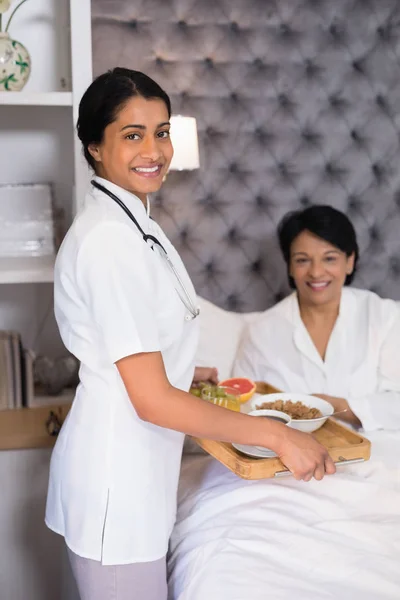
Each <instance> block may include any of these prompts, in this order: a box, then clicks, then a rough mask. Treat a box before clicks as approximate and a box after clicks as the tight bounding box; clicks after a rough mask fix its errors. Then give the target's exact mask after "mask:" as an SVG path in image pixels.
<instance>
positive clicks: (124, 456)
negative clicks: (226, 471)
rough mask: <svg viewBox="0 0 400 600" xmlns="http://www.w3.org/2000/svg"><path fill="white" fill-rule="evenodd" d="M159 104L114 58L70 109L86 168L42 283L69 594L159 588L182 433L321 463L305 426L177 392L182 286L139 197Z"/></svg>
mask: <svg viewBox="0 0 400 600" xmlns="http://www.w3.org/2000/svg"><path fill="white" fill-rule="evenodd" d="M170 115H171V106H170V100H169V98H168V96H167V95H166V93H165V92H164V91H163V90H162V89H161V88H160V87H159V86H158V84H157V83H155V82H154V81H153V80H152V79H150V78H149V77H147V76H146V75H144V74H143V73H140V72H137V71H131V70H128V69H122V68H116V69H113V70H112V71H110V72H108V73H105V74H103V75H101V76H99V77H98V78H97V79H96V80H95V81H94V82H93V83H92V84H91V85H90V87H89V88H88V90H87V91H86V93H85V94H84V96H83V98H82V100H81V103H80V108H79V121H78V135H79V138H80V140H81V142H82V145H83V151H84V154H85V157H86V159H87V161H88V163H89V165H90V167H91V168H92V169H93V171H94V178H93V182H92V186H91V189H90V191H89V193H88V195H87V196H86V198H85V202H84V206H83V208H82V209H81V210H80V212H79V213H78V215H77V217H76V218H75V220H74V223H73V225H72V227H71V228H70V230H69V232H68V233H67V235H66V237H65V239H64V241H63V244H62V246H61V248H60V251H59V253H58V257H57V262H56V268H55V284H54V285H55V315H56V319H57V323H58V326H59V330H60V333H61V336H62V339H63V341H64V343H65V346H66V347H67V348H68V350H69V351H70V352H71V353H72V354H74V355H75V356H76V357H77V358H78V359H79V360H80V362H81V368H80V384H79V386H78V389H77V392H76V397H75V400H74V402H73V405H72V408H71V410H70V413H69V415H68V417H67V419H66V421H65V424H64V426H63V427H62V430H61V433H60V435H59V438H58V440H57V443H56V446H55V448H54V451H53V455H52V460H51V469H50V481H49V491H48V499H47V508H46V523H47V525H48V526H49V527H50V528H51V529H52V530H54V531H55V532H57V533H59V534H61V535H63V536H64V538H65V541H66V544H67V547H68V553H69V557H70V561H71V565H72V570H73V572H74V575H75V579H76V581H77V585H78V589H79V592H80V595H81V600H128V599H129V600H165V598H166V595H167V586H166V560H165V556H166V553H167V548H168V540H169V537H170V534H171V530H172V527H173V525H174V520H175V512H176V493H177V485H178V477H179V469H180V460H181V452H182V445H183V438H184V432H185V433H189V434H192V435H195V436H199V437H209V438H211V439H217V440H226V441H233V442H238V443H243V444H255V445H260V446H266V447H269V448H272V449H274V450H275V451H276V452H277V453H278V455H279V456H280V457H281V459H282V461H283V462H284V463H285V464H286V465H287V466H288V468H289V469H290V470H291V471H292V472H293V474H294V475H295V477H296V478H298V479H304V480H309V479H311V478H312V477H315V478H316V479H322V477H323V476H324V475H325V473H328V474H329V473H333V472H334V471H335V467H334V465H333V463H332V460H331V459H330V458H329V455H328V454H327V452H326V451H325V449H324V448H323V447H322V446H320V445H319V444H318V443H317V442H316V441H315V440H313V438H312V437H311V436H307V435H305V434H301V433H300V432H297V431H294V430H289V429H288V428H287V427H285V426H283V425H282V424H280V423H277V422H269V421H268V420H267V419H263V418H255V417H250V416H247V415H244V414H239V413H235V412H232V411H229V410H226V409H224V408H220V407H217V406H214V405H212V404H210V403H207V402H205V401H203V400H201V399H199V398H195V397H194V396H192V395H190V394H188V393H187V390H188V389H189V386H190V384H191V381H192V378H193V373H194V356H195V350H196V345H197V339H198V318H197V316H198V310H197V305H196V295H195V291H194V289H193V285H192V283H191V281H190V278H189V276H188V274H187V272H186V270H185V268H184V266H183V263H182V261H181V259H180V257H179V255H178V254H177V252H176V250H175V249H174V247H173V246H172V245H171V243H170V242H169V241H168V239H167V237H166V236H165V234H164V233H163V231H162V230H161V228H160V227H159V226H158V225H157V223H155V222H154V221H153V220H152V219H151V218H150V205H149V201H148V194H150V193H151V192H155V191H156V190H158V189H159V188H160V186H161V183H162V181H163V178H164V176H165V175H166V173H167V171H168V166H169V164H170V161H171V158H172V154H173V149H172V145H171V140H170V136H169V129H170V123H169V120H170ZM200 375H201V376H204V373H202V374H200ZM206 375H207V374H206ZM214 375H215V374H214Z"/></svg>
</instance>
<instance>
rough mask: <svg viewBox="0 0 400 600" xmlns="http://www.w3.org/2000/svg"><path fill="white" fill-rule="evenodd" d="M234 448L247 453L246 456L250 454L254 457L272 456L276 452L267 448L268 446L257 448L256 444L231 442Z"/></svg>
mask: <svg viewBox="0 0 400 600" xmlns="http://www.w3.org/2000/svg"><path fill="white" fill-rule="evenodd" d="M232 446H233V447H234V448H236V450H239V452H242V453H243V454H247V456H252V457H254V458H274V457H275V456H277V455H276V452H274V451H273V450H268V448H259V447H258V446H245V445H244V444H232Z"/></svg>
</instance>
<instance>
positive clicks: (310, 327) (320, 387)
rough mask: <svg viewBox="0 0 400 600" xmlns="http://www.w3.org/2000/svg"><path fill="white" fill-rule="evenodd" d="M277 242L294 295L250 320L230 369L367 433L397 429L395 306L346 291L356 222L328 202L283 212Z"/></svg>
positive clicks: (399, 374) (399, 324)
mask: <svg viewBox="0 0 400 600" xmlns="http://www.w3.org/2000/svg"><path fill="white" fill-rule="evenodd" d="M278 235H279V244H280V248H281V251H282V254H283V257H284V259H285V262H286V265H287V271H288V277H289V284H290V286H291V287H292V288H293V289H294V290H295V292H294V293H293V294H291V295H290V296H288V297H287V298H285V299H284V300H282V301H281V302H279V304H277V305H276V306H274V307H273V308H271V309H269V310H267V311H266V312H264V313H263V314H262V315H261V316H260V318H259V319H257V320H256V321H255V322H252V323H251V324H249V326H248V328H247V331H246V333H245V335H244V339H243V340H242V344H241V348H240V350H239V353H238V356H237V360H236V364H235V369H234V373H235V375H237V376H239V375H244V376H247V377H251V378H252V379H254V380H256V381H257V380H260V381H266V382H268V383H270V384H272V385H273V386H275V387H277V388H279V389H281V390H282V391H285V392H299V393H308V394H310V393H311V394H315V395H316V396H319V397H320V398H323V399H325V400H328V402H330V403H331V404H332V405H333V406H334V409H335V411H339V410H344V409H347V412H345V413H344V414H343V415H341V418H342V419H343V420H346V421H348V422H349V423H351V424H352V425H355V426H360V425H361V426H362V427H363V428H364V429H366V430H374V429H400V308H399V304H397V303H396V302H395V301H393V300H384V299H382V298H380V297H379V296H377V295H376V294H375V293H373V292H369V291H366V290H360V289H354V288H349V287H348V286H349V284H350V283H351V282H352V280H353V278H354V274H355V271H356V268H357V260H358V245H357V239H356V234H355V231H354V228H353V225H352V224H351V222H350V221H349V219H348V218H347V217H346V215H344V214H343V213H342V212H340V211H338V210H336V209H334V208H332V207H330V206H311V207H309V208H306V209H305V210H303V211H296V212H291V213H289V214H287V215H286V216H285V217H284V218H283V220H282V221H281V223H280V225H279V227H278Z"/></svg>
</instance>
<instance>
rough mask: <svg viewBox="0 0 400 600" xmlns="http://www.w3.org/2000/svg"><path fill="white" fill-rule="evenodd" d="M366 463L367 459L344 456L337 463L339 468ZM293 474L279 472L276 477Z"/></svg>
mask: <svg viewBox="0 0 400 600" xmlns="http://www.w3.org/2000/svg"><path fill="white" fill-rule="evenodd" d="M361 462H365V458H343V456H339V460H338V461H337V462H335V465H336V466H337V467H341V466H346V465H354V464H356V463H361ZM291 474H292V473H291V472H290V471H288V470H286V471H277V472H276V473H275V475H274V477H287V476H288V475H291Z"/></svg>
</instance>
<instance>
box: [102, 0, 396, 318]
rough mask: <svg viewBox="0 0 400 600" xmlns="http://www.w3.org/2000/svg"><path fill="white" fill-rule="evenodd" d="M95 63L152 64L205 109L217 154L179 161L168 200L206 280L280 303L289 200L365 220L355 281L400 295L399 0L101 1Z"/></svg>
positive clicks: (164, 216) (252, 299)
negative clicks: (281, 233)
mask: <svg viewBox="0 0 400 600" xmlns="http://www.w3.org/2000/svg"><path fill="white" fill-rule="evenodd" d="M92 11H93V52H94V71H95V74H99V73H101V72H103V71H105V70H107V69H108V68H111V67H113V66H117V65H119V66H126V67H130V68H133V69H138V70H142V71H144V72H146V73H147V74H148V75H150V76H152V77H153V78H154V79H156V80H157V81H158V82H159V83H160V84H161V85H162V86H163V87H164V88H165V89H166V90H167V92H168V93H169V94H170V95H171V99H172V104H173V111H174V113H175V114H184V115H190V116H194V117H196V118H197V123H198V129H199V144H200V160H201V169H200V170H199V171H195V172H181V173H176V172H171V173H170V174H169V176H168V179H167V181H166V183H165V184H164V186H163V188H162V190H161V192H160V193H159V194H158V195H157V197H155V198H154V200H153V207H154V208H153V215H154V216H155V218H156V219H157V220H158V222H159V223H160V224H161V226H162V227H163V228H164V229H165V231H166V233H167V234H168V235H169V236H170V237H171V239H172V241H173V242H174V244H175V245H176V247H177V248H178V250H179V251H180V252H181V255H182V257H183V259H184V261H185V263H186V266H187V268H188V270H189V272H190V274H191V276H192V278H193V280H194V283H195V285H196V287H197V290H198V293H199V294H201V295H202V296H203V297H205V298H208V299H209V300H212V301H213V302H215V303H216V304H218V305H219V306H221V307H225V308H229V309H234V310H238V311H251V310H260V309H265V308H267V307H268V306H271V305H272V304H274V303H275V302H276V301H277V300H279V299H280V298H282V297H283V296H284V295H286V293H287V292H288V286H287V281H286V272H285V269H284V265H283V261H282V259H281V257H280V254H279V251H278V247H277V241H276V236H275V230H276V225H277V223H278V221H279V220H280V218H281V217H282V216H283V215H284V214H285V213H286V212H287V211H289V210H293V209H297V208H300V207H305V206H307V205H309V204H310V203H324V204H325V203H328V204H332V205H333V206H335V207H337V208H339V209H341V210H344V211H345V212H346V213H347V214H348V215H349V216H350V218H351V219H352V221H353V223H354V225H355V227H356V230H357V233H358V238H359V243H360V248H361V261H360V266H359V271H358V274H357V277H356V280H355V285H356V286H358V287H366V288H368V289H372V290H375V291H377V292H378V293H380V294H381V295H383V296H386V297H392V298H395V299H400V165H399V158H400V156H399V129H400V2H399V1H398V0H334V1H332V0H326V1H325V0H276V1H273V0H151V1H150V0H136V1H133V0H132V1H129V2H128V1H126V0H113V1H110V0H92Z"/></svg>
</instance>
